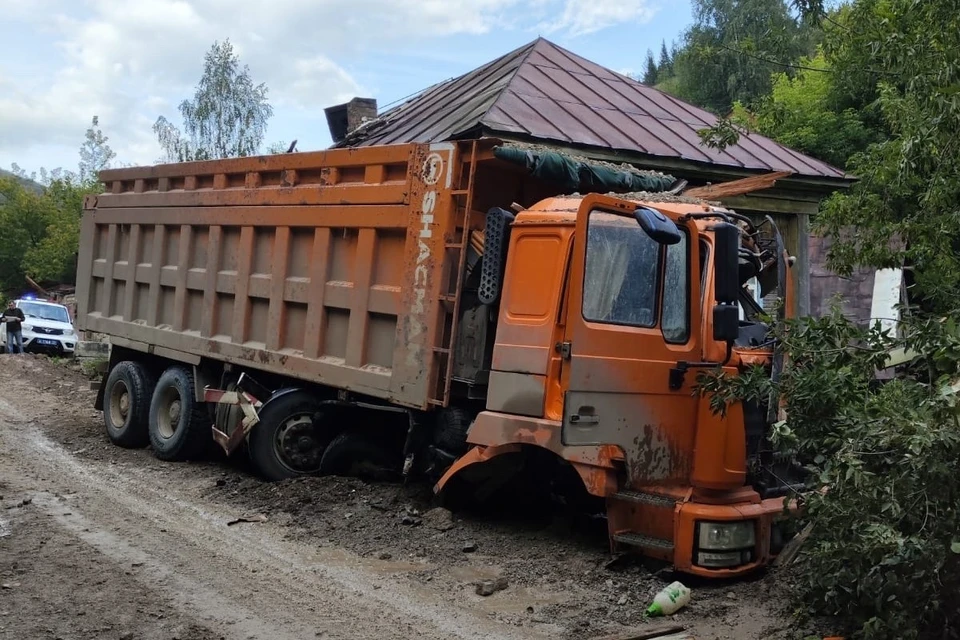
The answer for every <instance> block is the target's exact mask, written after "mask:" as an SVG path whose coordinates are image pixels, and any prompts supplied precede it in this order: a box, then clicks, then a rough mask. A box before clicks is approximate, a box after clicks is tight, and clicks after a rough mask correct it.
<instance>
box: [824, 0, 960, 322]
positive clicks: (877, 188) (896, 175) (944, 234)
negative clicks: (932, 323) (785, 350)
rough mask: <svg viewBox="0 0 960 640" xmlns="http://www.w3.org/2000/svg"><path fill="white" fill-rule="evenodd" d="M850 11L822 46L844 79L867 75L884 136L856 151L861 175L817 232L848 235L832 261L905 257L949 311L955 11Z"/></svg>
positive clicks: (875, 3) (958, 42)
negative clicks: (846, 25)
mask: <svg viewBox="0 0 960 640" xmlns="http://www.w3.org/2000/svg"><path fill="white" fill-rule="evenodd" d="M848 11H849V16H848V20H849V24H851V25H856V27H857V28H856V29H855V30H853V29H851V30H849V31H846V32H843V34H840V33H835V34H833V35H832V36H831V38H830V39H829V40H828V42H827V54H828V56H829V57H830V58H831V62H832V64H833V66H834V68H835V69H836V72H837V75H838V78H839V79H841V81H842V82H843V85H844V86H847V87H863V86H864V84H865V82H866V79H869V80H870V82H872V83H873V85H874V87H875V90H876V92H875V93H876V96H877V97H876V106H877V109H878V113H879V114H880V118H881V119H882V125H883V127H884V129H885V130H887V131H888V132H889V133H890V136H889V138H888V139H885V140H883V141H882V142H879V143H877V144H874V145H871V146H870V147H868V148H867V149H866V150H865V151H864V152H863V153H861V154H858V155H857V156H855V157H854V158H853V159H852V161H851V164H850V166H851V169H852V171H853V172H854V173H855V174H857V175H858V176H859V177H860V180H859V182H858V183H857V185H856V186H855V187H854V188H853V189H852V190H851V192H850V193H846V194H839V195H836V196H834V197H833V198H832V199H831V200H830V201H829V202H828V203H827V204H826V206H825V208H824V210H823V213H822V214H821V216H820V220H819V222H820V229H821V231H822V232H824V233H826V234H829V235H832V236H834V237H842V238H844V239H845V241H844V242H843V243H839V244H840V246H836V247H834V249H833V251H832V252H831V255H830V266H832V267H833V268H834V269H836V270H837V271H839V272H840V273H841V274H845V273H849V272H850V271H851V270H852V269H853V268H855V267H857V266H861V265H868V266H899V265H900V264H901V263H902V262H904V261H905V262H906V263H907V264H908V265H909V266H910V271H909V274H910V278H911V281H912V285H913V292H912V293H913V296H914V298H915V299H916V300H918V301H920V302H921V303H922V305H923V306H924V308H926V309H928V310H931V311H947V310H949V309H952V308H953V306H954V305H955V300H956V299H957V296H958V295H960V252H958V251H957V249H958V248H960V244H958V241H960V208H958V202H960V145H958V136H957V132H958V131H960V12H957V10H956V5H955V3H953V2H946V1H945V0H938V1H933V0H931V1H929V2H914V1H912V0H858V1H857V2H855V3H854V4H853V5H852V6H851V7H850V8H849V10H848ZM838 31H839V30H838ZM861 92H863V93H866V89H861ZM851 228H856V233H850V232H849V231H848V230H849V229H851Z"/></svg>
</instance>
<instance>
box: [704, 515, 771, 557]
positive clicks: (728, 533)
mask: <svg viewBox="0 0 960 640" xmlns="http://www.w3.org/2000/svg"><path fill="white" fill-rule="evenodd" d="M697 531H698V533H697V541H698V543H699V544H698V545H697V546H698V547H699V548H700V549H703V550H705V551H732V550H735V549H752V548H753V547H754V545H755V544H756V543H757V534H756V525H755V524H754V522H753V520H746V521H740V522H701V523H700V524H699V525H697Z"/></svg>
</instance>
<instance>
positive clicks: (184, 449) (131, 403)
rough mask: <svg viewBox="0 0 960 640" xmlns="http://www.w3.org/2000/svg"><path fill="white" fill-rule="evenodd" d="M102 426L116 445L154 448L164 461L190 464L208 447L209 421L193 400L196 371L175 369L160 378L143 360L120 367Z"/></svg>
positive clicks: (107, 393) (109, 388)
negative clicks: (183, 461)
mask: <svg viewBox="0 0 960 640" xmlns="http://www.w3.org/2000/svg"><path fill="white" fill-rule="evenodd" d="M103 398H104V400H103V422H104V426H105V427H106V430H107V437H109V438H110V441H111V442H113V443H114V444H116V445H118V446H121V447H126V448H139V447H144V446H146V445H147V444H149V445H150V446H151V447H152V448H153V451H154V454H155V455H156V456H157V457H158V458H160V459H161V460H186V459H189V458H193V457H196V456H198V455H200V454H202V453H203V452H204V451H205V450H206V448H207V447H208V446H209V442H210V428H209V426H210V425H209V422H208V421H206V420H205V419H204V411H203V405H202V403H199V402H197V401H196V398H195V397H194V381H193V372H192V371H191V370H190V369H188V368H187V367H183V366H172V367H169V368H168V369H167V370H165V371H164V372H163V373H162V374H161V375H160V377H159V378H157V377H155V374H154V373H153V372H152V371H151V370H150V369H149V368H148V367H146V366H144V365H143V364H142V363H140V362H133V361H124V362H120V363H118V364H117V365H116V366H114V367H113V369H112V370H111V371H110V375H109V376H107V382H106V388H105V389H104V394H103Z"/></svg>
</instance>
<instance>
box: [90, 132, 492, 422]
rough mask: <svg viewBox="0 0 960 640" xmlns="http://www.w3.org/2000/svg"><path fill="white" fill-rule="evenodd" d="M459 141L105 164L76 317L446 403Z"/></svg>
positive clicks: (463, 182) (461, 209)
mask: <svg viewBox="0 0 960 640" xmlns="http://www.w3.org/2000/svg"><path fill="white" fill-rule="evenodd" d="M474 149H476V147H474ZM459 155H460V152H459V150H458V148H457V147H456V146H455V145H453V144H449V143H443V144H434V145H411V144H408V145H396V146H389V147H371V148H365V149H344V150H330V151H323V152H313V153H296V154H286V155H277V156H265V157H252V158H236V159H227V160H216V161H208V162H193V163H183V164H173V165H160V166H155V167H138V168H130V169H117V170H110V171H105V172H104V173H103V174H101V180H102V181H103V182H104V184H105V185H106V193H103V194H101V195H98V196H91V197H89V198H88V199H87V201H86V202H85V211H84V215H83V221H82V231H81V241H80V255H79V267H78V277H77V285H78V286H77V304H78V310H77V325H78V326H79V327H80V328H81V329H83V330H86V331H95V332H100V333H104V334H107V335H109V336H110V337H111V339H112V341H113V343H114V344H115V345H119V346H123V347H127V348H133V349H137V350H141V351H147V352H154V353H158V354H159V355H163V356H166V357H172V358H175V359H179V360H182V361H185V362H193V363H198V362H199V361H200V359H201V358H211V359H215V360H219V361H222V362H231V363H235V364H239V365H243V366H247V367H253V368H257V369H262V370H268V371H271V372H275V373H278V374H283V375H287V376H292V377H295V378H300V379H303V380H309V381H312V382H318V383H323V384H327V385H331V386H334V387H338V388H342V389H348V390H352V391H356V392H360V393H364V394H369V395H371V396H375V397H378V398H383V399H387V400H390V401H393V402H396V403H398V404H402V405H406V406H411V407H420V408H425V407H428V406H429V405H431V404H443V403H444V402H445V401H446V394H448V393H449V381H448V380H447V369H449V367H448V366H447V363H446V360H445V358H447V357H449V352H450V345H451V342H452V335H451V334H452V329H453V327H452V326H451V323H452V318H453V317H454V313H455V310H454V308H453V307H454V306H455V304H454V303H455V302H456V300H457V299H458V298H457V296H458V291H457V290H456V289H457V286H458V285H457V283H458V282H459V281H460V279H459V277H458V275H459V274H460V273H462V270H463V268H464V267H463V265H464V262H465V257H464V253H465V248H464V245H465V244H466V242H465V240H466V238H467V233H468V231H469V230H468V229H467V233H465V231H464V229H465V228H466V227H469V225H468V224H467V223H466V222H465V218H466V217H467V214H466V212H468V211H470V202H469V201H470V199H471V193H470V192H471V189H470V187H471V186H472V184H473V182H472V175H471V174H470V171H469V166H471V165H470V163H468V162H465V161H463V162H462V161H461V159H460V157H459ZM466 155H467V154H466V153H464V156H466ZM467 159H468V158H464V160H467ZM475 164H476V163H475V162H474V163H473V166H475Z"/></svg>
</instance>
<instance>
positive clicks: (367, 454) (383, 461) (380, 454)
mask: <svg viewBox="0 0 960 640" xmlns="http://www.w3.org/2000/svg"><path fill="white" fill-rule="evenodd" d="M393 444H394V443H393V442H391V441H390V440H389V439H388V438H385V437H384V434H381V436H380V437H379V438H378V437H377V436H376V435H375V434H374V433H371V432H370V431H368V430H365V429H348V430H346V431H344V432H343V433H341V434H340V435H338V436H337V437H336V438H334V439H333V441H332V442H331V443H330V446H328V447H327V450H326V451H325V452H324V453H323V460H321V461H320V473H322V474H323V475H337V476H356V477H360V478H368V479H372V480H393V479H395V478H397V477H398V476H399V475H400V472H401V467H402V466H403V458H402V455H401V452H400V450H399V449H395V448H392V447H391V445H393Z"/></svg>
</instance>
